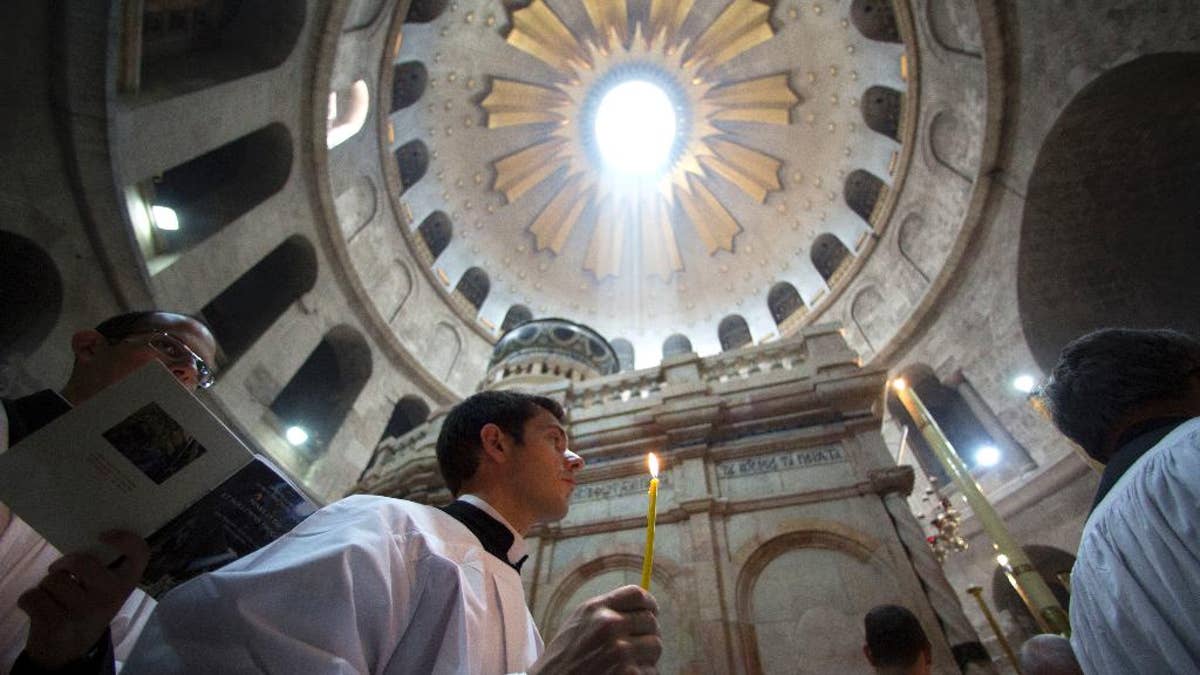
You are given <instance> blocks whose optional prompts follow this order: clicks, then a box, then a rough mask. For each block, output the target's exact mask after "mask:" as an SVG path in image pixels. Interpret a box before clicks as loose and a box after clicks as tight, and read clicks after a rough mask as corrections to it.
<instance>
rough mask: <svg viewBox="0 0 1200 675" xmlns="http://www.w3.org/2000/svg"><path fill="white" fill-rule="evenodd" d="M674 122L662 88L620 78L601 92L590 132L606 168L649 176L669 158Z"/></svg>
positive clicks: (673, 135) (672, 144)
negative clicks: (620, 79) (593, 136)
mask: <svg viewBox="0 0 1200 675" xmlns="http://www.w3.org/2000/svg"><path fill="white" fill-rule="evenodd" d="M677 124H678V119H677V117H676V114H675V106H674V104H673V103H672V101H671V99H670V97H669V96H668V95H667V92H666V91H664V90H663V88H662V87H660V86H658V85H657V84H654V83H653V82H649V81H647V80H624V81H621V82H618V83H616V84H615V85H613V86H612V87H610V88H609V89H608V90H607V91H605V92H604V93H603V94H602V95H601V98H600V104H599V105H598V106H597V108H596V117H595V121H594V125H595V126H594V128H593V130H592V131H593V133H594V134H595V139H596V148H597V150H599V152H600V156H601V158H603V160H604V164H605V166H606V167H607V168H609V169H611V170H614V171H616V172H619V173H622V174H627V175H632V176H653V175H655V174H658V173H659V172H661V171H662V170H663V169H664V168H665V167H666V165H667V163H668V162H669V161H670V159H671V150H672V148H673V146H674V145H675V134H676V127H677Z"/></svg>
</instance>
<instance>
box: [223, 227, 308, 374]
mask: <svg viewBox="0 0 1200 675" xmlns="http://www.w3.org/2000/svg"><path fill="white" fill-rule="evenodd" d="M316 282H317V253H316V251H315V250H314V249H313V245H312V244H311V243H309V241H308V240H307V239H305V238H304V237H302V236H300V235H293V236H291V237H289V238H288V239H287V240H286V241H284V242H283V243H282V244H280V245H279V246H277V247H276V248H275V249H274V250H273V251H271V252H270V253H268V254H267V255H266V256H264V257H263V259H262V260H260V261H258V263H257V264H256V265H254V267H251V268H250V269H249V270H247V271H246V273H245V274H243V275H242V276H240V277H238V279H237V280H236V281H234V282H233V283H232V284H230V285H229V286H228V287H226V288H225V290H223V291H221V293H220V295H218V296H217V297H215V298H213V300H212V301H211V302H209V303H208V304H207V305H205V306H204V309H202V310H201V314H202V315H203V316H204V319H205V321H207V322H208V324H209V326H211V327H212V331H213V336H214V337H215V338H216V339H217V344H219V345H220V346H221V350H222V353H223V354H224V359H225V364H224V365H226V366H228V365H229V364H232V363H233V362H235V361H237V360H238V358H240V357H241V356H242V355H243V354H245V353H246V352H247V351H248V350H249V349H250V347H251V346H253V345H254V343H255V342H256V341H257V340H258V338H259V337H261V336H262V334H263V333H265V332H266V331H267V329H268V328H270V327H271V325H272V324H274V323H275V320H276V319H278V318H279V317H280V315H282V314H283V313H284V311H286V310H287V308H288V307H289V306H291V304H292V303H293V302H295V301H296V300H298V299H299V298H300V296H301V295H304V294H305V293H307V292H308V291H310V290H312V287H313V285H314V284H316Z"/></svg>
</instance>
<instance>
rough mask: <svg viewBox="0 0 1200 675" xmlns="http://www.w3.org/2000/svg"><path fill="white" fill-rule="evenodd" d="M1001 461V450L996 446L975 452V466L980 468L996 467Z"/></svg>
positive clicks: (984, 447)
mask: <svg viewBox="0 0 1200 675" xmlns="http://www.w3.org/2000/svg"><path fill="white" fill-rule="evenodd" d="M999 461H1000V450H999V449H998V448H996V446H994V445H985V446H983V447H982V448H979V449H978V450H976V451H975V464H977V465H978V466H995V465H996V462H999Z"/></svg>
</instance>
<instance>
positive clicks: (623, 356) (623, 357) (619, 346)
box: [609, 338, 633, 372]
mask: <svg viewBox="0 0 1200 675" xmlns="http://www.w3.org/2000/svg"><path fill="white" fill-rule="evenodd" d="M609 344H610V345H612V348H613V351H614V352H616V353H617V363H618V364H620V366H621V372H626V371H630V370H633V344H632V343H630V342H629V340H626V339H625V338H617V339H615V340H612V341H611V342H609Z"/></svg>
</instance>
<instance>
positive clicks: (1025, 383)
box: [1012, 374, 1037, 394]
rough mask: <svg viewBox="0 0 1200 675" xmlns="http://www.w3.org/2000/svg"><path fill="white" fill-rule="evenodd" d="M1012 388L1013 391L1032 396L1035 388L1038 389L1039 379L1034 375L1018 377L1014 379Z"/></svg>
mask: <svg viewBox="0 0 1200 675" xmlns="http://www.w3.org/2000/svg"><path fill="white" fill-rule="evenodd" d="M1012 386H1013V389H1016V390H1017V391H1019V392H1021V393H1022V394H1030V393H1033V390H1034V388H1035V387H1037V379H1036V378H1034V376H1032V375H1027V374H1022V375H1018V376H1016V377H1014V378H1013V381H1012Z"/></svg>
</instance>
